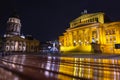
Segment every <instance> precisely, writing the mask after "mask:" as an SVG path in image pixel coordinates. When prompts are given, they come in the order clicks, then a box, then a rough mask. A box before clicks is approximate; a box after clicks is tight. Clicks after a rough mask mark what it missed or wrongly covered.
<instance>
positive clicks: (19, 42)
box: [3, 14, 39, 52]
mask: <svg viewBox="0 0 120 80" xmlns="http://www.w3.org/2000/svg"><path fill="white" fill-rule="evenodd" d="M20 32H21V22H20V19H19V16H18V15H17V14H13V15H12V16H10V18H9V19H8V21H7V29H6V34H4V45H3V50H4V51H6V52H9V51H10V52H38V51H39V41H38V40H36V39H33V38H32V39H31V38H26V37H25V36H21V34H20Z"/></svg>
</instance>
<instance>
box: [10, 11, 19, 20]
mask: <svg viewBox="0 0 120 80" xmlns="http://www.w3.org/2000/svg"><path fill="white" fill-rule="evenodd" d="M10 17H13V18H18V19H20V17H19V15H18V13H17V12H16V11H14V12H13V13H12V14H11V15H10Z"/></svg>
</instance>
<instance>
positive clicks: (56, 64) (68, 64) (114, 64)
mask: <svg viewBox="0 0 120 80" xmlns="http://www.w3.org/2000/svg"><path fill="white" fill-rule="evenodd" d="M32 58H33V57H32ZM12 59H13V61H14V62H16V63H21V64H27V65H32V66H33V65H34V66H37V67H40V68H42V69H45V70H46V71H43V74H44V75H45V76H46V77H56V78H58V79H61V80H76V79H75V78H71V77H68V76H65V75H61V74H54V73H52V72H49V71H55V72H60V73H64V74H68V75H71V76H74V77H80V78H81V77H82V78H85V79H92V80H120V77H119V76H120V73H119V71H120V69H119V65H120V60H114V59H93V58H71V57H60V58H58V57H52V56H48V57H45V58H42V57H41V58H40V59H39V60H37V59H35V60H34V59H30V58H28V60H29V61H26V60H27V59H26V56H25V55H23V56H21V57H20V56H19V57H18V56H12V58H10V60H12ZM37 61H40V62H37ZM3 64H5V65H9V66H10V67H12V68H16V69H18V70H19V71H22V72H23V71H25V70H24V67H23V66H16V65H13V64H10V63H6V62H3ZM47 70H49V71H47ZM39 72H41V71H39Z"/></svg>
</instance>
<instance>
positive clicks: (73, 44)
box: [59, 12, 120, 53]
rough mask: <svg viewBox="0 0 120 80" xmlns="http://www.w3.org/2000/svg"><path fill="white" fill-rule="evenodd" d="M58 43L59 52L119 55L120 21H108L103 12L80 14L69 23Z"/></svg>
mask: <svg viewBox="0 0 120 80" xmlns="http://www.w3.org/2000/svg"><path fill="white" fill-rule="evenodd" d="M59 42H60V51H81V52H96V53H99V52H102V53H120V49H119V48H120V47H119V44H120V21H116V22H112V21H110V20H109V18H108V17H107V16H106V15H105V13H103V12H98V13H91V14H88V13H87V12H86V13H82V15H81V16H80V17H78V18H76V19H74V20H73V21H71V22H70V27H69V28H68V29H67V30H66V31H65V32H64V33H63V36H59ZM116 44H118V47H117V48H116V47H115V46H116Z"/></svg>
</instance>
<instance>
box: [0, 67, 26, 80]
mask: <svg viewBox="0 0 120 80" xmlns="http://www.w3.org/2000/svg"><path fill="white" fill-rule="evenodd" d="M0 80H25V79H23V78H21V77H20V76H17V75H15V74H14V73H12V72H10V71H7V70H5V69H3V68H0Z"/></svg>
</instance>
